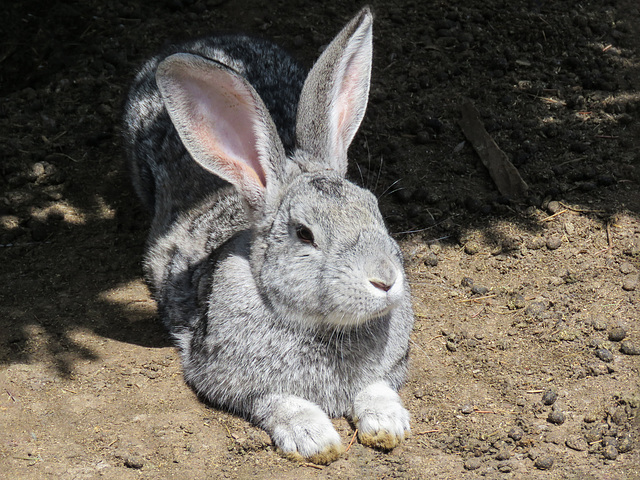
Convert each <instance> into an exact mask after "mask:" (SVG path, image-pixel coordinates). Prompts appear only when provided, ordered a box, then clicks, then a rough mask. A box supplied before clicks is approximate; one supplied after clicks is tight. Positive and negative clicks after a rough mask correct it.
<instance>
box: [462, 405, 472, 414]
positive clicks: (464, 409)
mask: <svg viewBox="0 0 640 480" xmlns="http://www.w3.org/2000/svg"><path fill="white" fill-rule="evenodd" d="M460 412H462V413H464V414H465V415H469V414H471V413H473V405H471V404H470V403H466V404H464V405H463V406H461V407H460Z"/></svg>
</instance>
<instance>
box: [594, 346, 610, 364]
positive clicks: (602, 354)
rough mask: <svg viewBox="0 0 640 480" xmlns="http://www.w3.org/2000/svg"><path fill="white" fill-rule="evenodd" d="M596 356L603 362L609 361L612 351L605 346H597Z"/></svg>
mask: <svg viewBox="0 0 640 480" xmlns="http://www.w3.org/2000/svg"><path fill="white" fill-rule="evenodd" d="M596 357H598V358H599V359H600V360H602V361H603V362H606V363H609V362H612V361H613V353H611V351H610V350H607V349H606V348H598V349H597V350H596Z"/></svg>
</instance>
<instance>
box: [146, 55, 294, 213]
mask: <svg viewBox="0 0 640 480" xmlns="http://www.w3.org/2000/svg"><path fill="white" fill-rule="evenodd" d="M156 81H157V83H158V87H159V89H160V92H161V93H162V97H163V100H164V103H165V106H166V107H167V111H168V112H169V116H170V117H171V120H172V122H173V124H174V126H175V127H176V130H177V131H178V134H179V135H180V138H181V139H182V142H183V143H184V145H185V147H187V150H188V151H189V153H190V154H191V156H192V157H193V158H194V160H195V161H196V162H198V163H199V164H200V165H201V166H202V167H203V168H205V169H206V170H209V171H210V172H212V173H214V174H216V175H218V176H219V177H221V178H223V179H225V180H226V181H228V182H229V183H231V184H232V185H234V186H235V187H236V189H237V190H238V192H239V193H240V195H241V196H242V198H243V199H244V200H245V202H246V204H247V205H248V206H249V208H250V209H251V211H252V212H254V213H255V212H258V211H260V210H261V209H262V207H263V205H264V200H265V192H266V190H267V188H268V187H271V188H277V186H278V185H279V179H280V178H281V177H282V175H283V174H282V172H281V169H282V168H284V161H285V155H284V148H283V146H282V142H281V141H280V137H279V136H278V134H277V132H276V127H275V125H274V124H273V120H272V119H271V116H270V115H269V112H268V111H267V108H266V107H265V105H264V103H263V102H262V100H261V99H260V97H259V95H258V94H257V93H256V91H255V90H254V89H253V87H251V85H249V83H248V82H247V81H246V80H245V79H244V78H243V77H241V76H240V75H239V74H238V73H236V72H235V71H233V70H231V69H230V68H228V67H226V66H225V65H222V64H220V63H218V62H214V61H212V60H209V59H206V58H203V57H200V56H198V55H192V54H186V53H177V54H175V55H171V56H170V57H168V58H166V59H165V60H163V61H162V63H160V65H159V66H158V71H157V73H156Z"/></svg>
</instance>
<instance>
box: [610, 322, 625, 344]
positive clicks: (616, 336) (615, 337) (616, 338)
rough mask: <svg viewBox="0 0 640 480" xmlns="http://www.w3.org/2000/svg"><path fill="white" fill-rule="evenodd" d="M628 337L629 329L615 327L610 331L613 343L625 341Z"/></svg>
mask: <svg viewBox="0 0 640 480" xmlns="http://www.w3.org/2000/svg"><path fill="white" fill-rule="evenodd" d="M626 336H627V329H626V328H624V327H623V326H621V325H619V326H617V327H613V328H612V329H611V330H610V331H609V340H610V341H612V342H620V341H622V340H624V338H625V337H626Z"/></svg>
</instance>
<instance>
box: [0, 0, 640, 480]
mask: <svg viewBox="0 0 640 480" xmlns="http://www.w3.org/2000/svg"><path fill="white" fill-rule="evenodd" d="M372 3H373V8H374V11H375V13H376V23H375V53H374V56H375V66H374V72H373V85H372V91H371V100H370V105H369V109H368V113H367V117H366V119H365V122H364V125H363V127H362V129H361V131H360V133H359V134H358V136H357V137H356V140H355V142H354V145H353V147H352V150H351V155H352V165H353V168H352V172H351V176H352V178H353V179H354V180H355V181H357V182H360V183H362V184H364V185H366V186H368V187H369V188H371V189H372V190H373V191H374V192H376V193H377V194H378V195H379V196H380V203H381V208H382V210H383V213H384V214H385V216H386V218H387V219H388V223H389V228H390V229H391V231H392V232H394V233H395V236H396V238H397V239H398V241H399V242H400V244H401V245H402V247H403V250H404V252H405V254H406V265H407V270H408V274H409V277H410V280H411V285H412V290H413V294H414V299H415V300H414V306H415V313H416V327H415V333H414V335H413V338H412V362H411V370H410V376H409V380H408V382H407V385H406V386H405V387H404V388H403V389H402V391H401V395H402V397H403V399H404V401H405V403H406V405H407V407H408V409H409V410H410V412H411V415H412V425H413V427H412V428H413V435H412V437H411V438H410V439H409V440H408V441H406V443H405V444H404V445H403V446H401V447H399V448H397V449H395V450H394V451H392V452H390V453H387V452H378V451H374V450H371V449H369V448H365V447H363V446H361V445H359V444H357V443H355V444H353V445H352V446H351V447H350V448H349V450H348V452H347V453H346V454H345V456H344V457H343V458H341V459H339V460H338V461H336V462H335V463H333V464H331V465H329V466H326V467H318V466H314V465H306V464H302V465H301V464H297V463H293V462H291V461H289V460H286V459H284V458H281V457H280V456H278V454H277V453H276V452H275V451H274V449H273V447H272V446H271V444H270V440H269V438H268V436H267V435H266V434H265V433H263V432H262V431H261V430H259V429H257V428H255V427H253V426H252V425H250V424H249V423H247V422H245V421H244V420H242V419H240V418H237V417H234V416H233V415H230V414H228V413H225V412H221V411H217V410H214V409H212V408H210V407H208V406H207V405H205V404H203V403H202V402H200V401H199V400H198V399H197V398H196V396H195V395H194V393H193V392H192V391H191V390H190V389H189V388H188V387H187V386H186V385H185V384H184V382H183V379H182V376H181V371H180V365H179V360H178V356H177V353H176V349H175V348H174V347H173V346H172V345H171V343H170V341H169V339H168V337H167V335H166V334H165V332H164V331H163V329H162V327H161V325H160V323H159V322H158V320H157V318H156V313H155V307H154V304H153V302H152V301H151V299H150V297H149V292H148V290H147V288H146V286H145V285H144V282H143V281H142V278H141V276H142V271H141V258H142V252H143V248H144V242H145V237H146V231H147V227H148V219H147V218H146V216H145V214H144V212H143V211H142V208H141V207H140V206H139V204H138V202H137V199H136V198H135V197H134V195H133V193H132V191H131V189H130V187H129V183H128V179H127V175H126V169H125V168H124V162H123V155H122V151H121V145H120V139H119V133H118V129H119V127H118V125H119V122H120V115H121V105H122V101H123V98H124V95H125V94H126V90H127V85H128V84H129V82H130V81H131V78H132V75H133V73H134V71H135V69H136V68H137V66H138V65H139V64H140V63H141V62H142V61H143V60H144V59H145V58H146V57H148V56H149V55H151V54H153V53H155V52H156V51H157V50H158V49H159V48H160V47H162V46H163V45H164V44H165V43H166V42H169V41H175V40H179V39H184V38H187V37H192V36H197V35H202V34H206V33H209V32H211V31H213V30H223V31H230V30H241V31H245V32H250V33H253V34H256V35H260V36H266V37H269V38H273V39H275V40H276V41H277V42H279V43H281V44H282V45H283V46H285V47H287V48H288V49H290V51H291V52H292V53H293V54H294V55H296V56H297V57H299V58H300V59H301V60H302V61H303V62H304V63H305V64H306V65H311V63H312V62H313V60H314V59H315V58H316V57H317V55H318V53H319V52H320V51H321V48H322V46H323V45H325V44H326V43H327V42H328V41H329V40H330V39H331V37H332V36H333V35H334V34H335V33H337V31H338V30H339V29H340V28H341V26H342V25H343V24H344V23H345V22H346V21H347V20H348V19H349V18H350V16H351V15H352V14H354V13H355V11H356V10H357V7H356V6H352V5H346V4H345V2H337V1H326V2H305V1H302V0H298V1H289V2H285V1H264V0H241V1H240V0H238V1H235V2H229V1H224V0H218V1H216V0H208V1H204V0H161V1H158V2H139V3H138V2H132V1H127V2H125V1H122V0H116V1H109V2H106V1H104V2H103V1H99V0H88V1H82V2H80V1H68V2H61V1H55V0H54V1H53V2H44V1H41V0H31V1H23V2H8V4H7V5H5V6H3V8H2V12H1V13H0V32H1V35H2V36H1V39H2V41H1V42H0V95H1V101H0V159H1V160H0V244H1V245H2V246H0V284H1V285H2V287H1V288H0V332H1V333H0V419H1V420H0V472H2V473H0V476H2V477H3V478H7V479H27V480H30V479H45V478H52V479H85V478H86V479H94V478H107V479H108V478H113V479H118V480H125V479H140V478H144V479H169V478H177V479H204V478H232V479H236V478H238V479H244V478H251V479H271V478H279V479H296V480H299V479H307V478H309V479H316V478H318V479H320V478H324V479H338V478H340V479H359V478H375V479H378V478H381V479H382V478H403V479H432V478H434V479H467V478H480V477H482V478H488V479H503V478H504V479H509V478H531V479H538V478H544V479H576V480H577V479H593V480H596V479H602V480H604V479H638V478H640V445H638V435H639V433H640V432H639V430H640V428H639V427H640V420H639V417H638V409H639V405H640V388H639V387H640V376H639V367H640V357H639V356H638V353H640V323H639V317H640V284H639V271H640V141H639V138H640V49H639V43H640V11H639V8H640V5H639V4H638V3H637V2H636V1H633V0H628V1H624V0H620V1H613V0H605V1H599V0H585V1H582V2H572V1H565V0H562V1H553V2H552V1H545V0H531V1H519V0H516V1H509V2H507V1H502V0H483V1H480V0H470V1H464V2H463V1H447V2H444V1H434V2H421V1H410V0H406V1H405V0H398V1H396V2H382V1H374V2H372ZM468 100H470V101H472V102H473V104H474V105H475V106H476V108H477V109H478V110H479V111H480V113H481V119H482V121H483V123H484V125H485V127H486V129H487V131H488V133H489V134H490V135H491V136H492V137H493V139H494V140H495V141H496V143H497V144H498V145H499V146H500V148H501V149H502V150H503V151H504V152H505V153H506V154H507V156H508V158H509V159H510V160H511V161H512V162H513V164H514V165H515V167H516V168H517V169H518V170H519V172H520V174H521V175H522V177H523V179H524V180H525V181H526V182H527V184H528V185H529V193H528V194H527V195H526V196H525V198H522V199H515V198H507V197H505V196H502V195H500V194H499V193H498V191H497V189H496V186H495V185H494V183H493V181H492V179H491V177H490V176H489V174H488V173H487V170H486V168H485V167H484V166H483V165H482V162H481V161H480V159H479V157H478V156H477V154H476V153H475V152H474V150H473V149H472V148H471V146H470V145H469V143H468V141H466V138H465V137H464V134H463V133H462V130H461V129H460V127H459V126H458V119H459V117H460V106H461V105H462V104H463V103H464V102H465V101H468ZM335 425H336V427H337V429H338V431H339V432H340V434H341V435H342V438H343V442H344V444H345V445H347V444H349V443H350V441H351V440H352V437H353V435H354V431H353V426H352V425H350V424H349V423H348V422H347V421H345V420H344V419H337V420H335Z"/></svg>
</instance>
